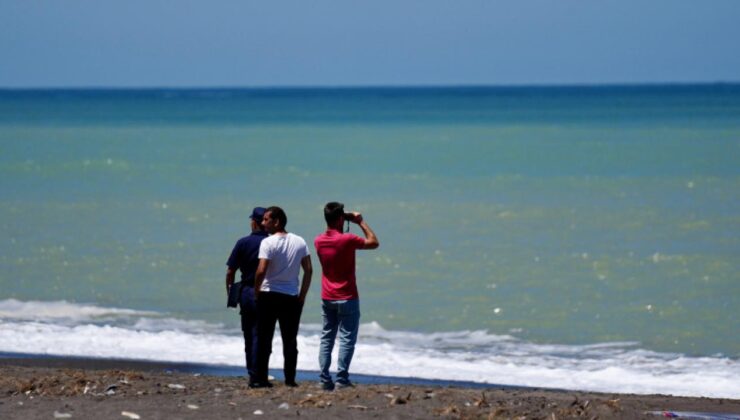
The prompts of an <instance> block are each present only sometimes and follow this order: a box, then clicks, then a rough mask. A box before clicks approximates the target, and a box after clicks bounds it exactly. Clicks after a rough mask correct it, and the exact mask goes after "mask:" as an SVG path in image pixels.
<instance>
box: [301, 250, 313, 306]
mask: <svg viewBox="0 0 740 420" xmlns="http://www.w3.org/2000/svg"><path fill="white" fill-rule="evenodd" d="M301 267H303V281H302V282H301V292H300V293H299V294H298V300H299V301H300V302H301V303H303V302H305V301H306V295H307V294H308V288H309V287H311V276H312V275H313V266H311V256H310V255H306V256H305V257H303V259H302V260H301Z"/></svg>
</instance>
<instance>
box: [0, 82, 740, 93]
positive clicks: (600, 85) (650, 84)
mask: <svg viewBox="0 0 740 420" xmlns="http://www.w3.org/2000/svg"><path fill="white" fill-rule="evenodd" d="M733 85H740V80H737V81H694V82H686V81H683V82H672V81H666V82H609V83H586V82H584V83H561V84H558V83H521V84H518V83H512V84H479V83H474V84H473V83H471V84H464V83H461V84H452V83H451V84H405V85H404V84H377V85H373V84H366V85H362V84H358V85H191V86H186V85H182V86H180V85H178V86H157V85H151V86H147V85H141V86H105V85H99V86H0V91H34V90H37V91H38V90H60V91H61V90H78V91H79V90H90V91H92V90H111V91H115V90H120V91H124V90H371V89H389V90H390V89H505V88H611V87H691V86H733Z"/></svg>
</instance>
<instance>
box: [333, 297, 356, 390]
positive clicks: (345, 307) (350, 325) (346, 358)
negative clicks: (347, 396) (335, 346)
mask: <svg viewBox="0 0 740 420" xmlns="http://www.w3.org/2000/svg"><path fill="white" fill-rule="evenodd" d="M359 328H360V301H359V299H351V300H348V301H346V302H344V303H343V304H341V306H340V308H339V360H338V363H337V364H338V366H337V382H338V383H344V384H349V383H350V381H349V365H350V363H352V356H353V355H354V353H355V343H356V342H357V333H358V331H359Z"/></svg>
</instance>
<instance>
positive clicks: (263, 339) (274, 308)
mask: <svg viewBox="0 0 740 420" xmlns="http://www.w3.org/2000/svg"><path fill="white" fill-rule="evenodd" d="M302 311H303V304H302V303H301V302H300V301H299V300H298V296H290V295H286V294H283V293H277V292H260V294H259V298H258V299H257V372H256V373H257V378H256V381H257V382H267V372H268V365H269V363H270V354H271V353H272V337H273V336H274V335H275V323H276V322H279V323H280V335H281V338H282V340H283V359H284V360H285V362H284V364H283V374H284V375H285V382H286V383H292V382H295V371H296V365H297V364H298V341H297V337H298V324H300V322H301V312H302Z"/></svg>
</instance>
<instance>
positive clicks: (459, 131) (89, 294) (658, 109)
mask: <svg viewBox="0 0 740 420" xmlns="http://www.w3.org/2000/svg"><path fill="white" fill-rule="evenodd" d="M332 200H338V201H342V202H344V203H346V205H347V207H348V208H350V209H356V210H359V211H361V212H363V214H365V217H366V219H367V220H368V222H369V224H370V225H371V226H372V227H373V228H374V229H375V231H376V233H377V234H378V236H379V238H380V241H381V247H380V249H378V250H376V251H367V252H363V253H361V254H360V257H359V258H358V277H359V284H360V286H359V288H360V294H361V297H362V305H363V307H362V309H363V322H371V321H374V322H376V323H378V324H379V325H381V326H382V327H383V328H385V329H387V330H392V331H411V332H420V333H435V332H455V331H468V330H485V331H487V332H488V333H490V334H495V335H506V336H513V337H515V338H517V339H521V340H526V342H530V343H536V344H541V345H548V344H564V345H582V344H594V343H610V342H635V343H639V344H638V346H639V347H640V348H643V349H647V350H653V351H659V352H676V353H680V354H685V355H691V356H713V355H718V354H719V355H724V356H726V357H729V358H731V359H737V358H738V357H740V338H738V337H740V334H738V331H740V320H739V319H738V307H740V270H739V268H740V267H739V263H738V261H740V258H738V257H739V256H740V86H738V85H699V86H646V87H630V86H624V87H562V88H555V87H553V88H545V87H543V88H439V89H422V88H419V89H262V90H230V89H221V90H139V91H128V90H123V91H104V90H91V91H59V90H37V91H13V90H6V91H0V300H2V299H6V300H7V299H16V300H19V301H61V300H66V301H68V302H79V303H86V304H94V305H98V306H101V307H116V308H130V309H136V310H146V311H160V312H165V313H168V314H170V315H172V316H174V317H177V318H180V319H186V320H202V321H205V322H209V323H222V324H224V325H225V326H227V327H232V328H236V326H237V325H238V319H237V318H238V317H236V316H235V315H234V314H233V313H231V312H227V311H226V310H225V309H224V307H223V306H224V299H225V297H224V291H223V289H224V286H223V277H224V272H225V266H224V264H225V261H226V258H227V257H228V254H229V252H230V250H231V247H232V246H233V244H234V242H235V241H236V240H237V239H238V238H239V237H240V236H242V235H244V234H245V233H246V230H247V227H248V219H247V216H248V214H249V211H250V210H251V208H252V207H253V206H255V205H273V204H277V205H280V206H282V207H283V208H284V209H286V211H287V214H288V218H289V222H288V230H289V231H292V232H294V233H297V234H299V235H302V236H304V237H305V238H307V239H308V240H309V242H312V239H313V237H314V236H315V235H316V234H318V233H319V232H321V231H322V230H323V220H322V213H321V209H322V207H323V205H324V203H325V202H327V201H332ZM353 231H354V232H356V233H359V230H358V229H357V228H353ZM314 264H315V265H316V266H318V260H316V259H315V258H314ZM315 281H316V283H315V284H314V287H313V289H312V291H311V293H310V295H309V303H308V304H307V306H306V309H305V312H304V316H303V321H304V322H305V323H307V324H315V323H318V322H319V320H320V310H319V305H318V301H319V287H318V281H320V277H319V275H318V273H317V275H316V276H315Z"/></svg>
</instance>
